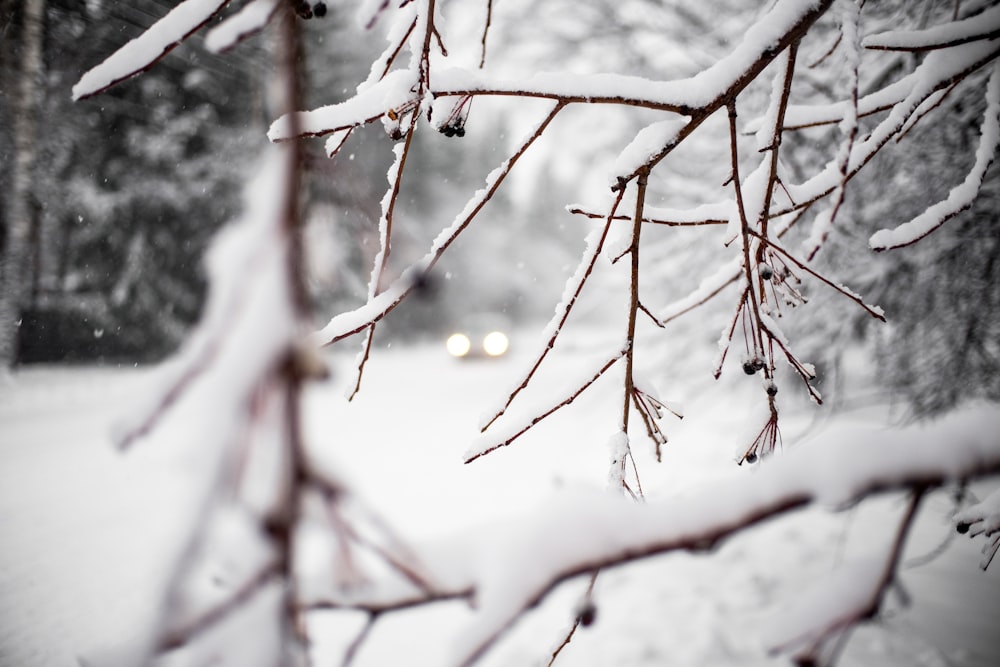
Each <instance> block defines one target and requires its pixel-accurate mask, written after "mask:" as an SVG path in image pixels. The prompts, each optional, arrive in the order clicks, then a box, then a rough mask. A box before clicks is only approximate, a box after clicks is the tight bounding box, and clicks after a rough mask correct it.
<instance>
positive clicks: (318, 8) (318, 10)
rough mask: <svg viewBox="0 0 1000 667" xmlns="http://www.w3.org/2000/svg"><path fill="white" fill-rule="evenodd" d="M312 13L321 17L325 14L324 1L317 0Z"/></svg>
mask: <svg viewBox="0 0 1000 667" xmlns="http://www.w3.org/2000/svg"><path fill="white" fill-rule="evenodd" d="M313 15H314V16H315V17H316V18H323V17H324V16H326V3H323V2H317V3H316V4H315V5H313Z"/></svg>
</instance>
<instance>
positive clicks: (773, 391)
mask: <svg viewBox="0 0 1000 667" xmlns="http://www.w3.org/2000/svg"><path fill="white" fill-rule="evenodd" d="M764 391H766V392H767V395H768V396H777V395H778V385H776V384H774V383H773V382H768V383H767V386H765V387H764Z"/></svg>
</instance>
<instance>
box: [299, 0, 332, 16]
mask: <svg viewBox="0 0 1000 667" xmlns="http://www.w3.org/2000/svg"><path fill="white" fill-rule="evenodd" d="M292 2H293V4H294V5H295V13H296V14H298V16H299V18H300V19H311V18H312V17H314V16H315V17H316V18H318V19H321V18H323V17H324V16H326V3H325V2H317V3H316V4H311V3H309V2H307V0H292Z"/></svg>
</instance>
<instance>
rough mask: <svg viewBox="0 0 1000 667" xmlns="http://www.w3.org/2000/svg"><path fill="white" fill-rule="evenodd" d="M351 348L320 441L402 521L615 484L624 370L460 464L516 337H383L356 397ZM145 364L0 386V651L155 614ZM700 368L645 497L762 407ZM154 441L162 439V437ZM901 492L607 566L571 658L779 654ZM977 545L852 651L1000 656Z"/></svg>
mask: <svg viewBox="0 0 1000 667" xmlns="http://www.w3.org/2000/svg"><path fill="white" fill-rule="evenodd" d="M352 357H353V350H351V351H350V352H349V353H344V354H340V353H338V354H335V355H334V356H333V357H332V361H333V366H334V369H335V371H336V373H335V378H334V380H333V381H332V382H331V383H329V384H327V385H324V386H321V387H319V388H317V389H316V390H315V391H313V392H312V393H311V394H310V395H309V396H308V406H309V413H308V415H309V416H308V432H309V434H310V437H311V439H312V440H313V441H316V442H323V443H327V444H326V449H327V454H328V455H329V456H330V457H331V458H333V459H334V460H336V461H337V462H338V465H339V470H340V471H341V474H342V476H343V477H344V478H345V479H347V480H349V481H350V483H351V484H353V485H354V487H355V488H357V489H361V490H362V491H363V493H364V494H365V495H366V498H367V499H368V500H369V501H370V502H371V503H372V504H373V505H375V506H376V507H377V508H379V509H380V510H381V511H382V512H383V513H384V515H385V516H386V518H387V519H388V520H389V521H390V522H391V523H392V524H393V525H395V526H396V527H397V528H398V529H399V530H400V531H401V532H402V533H403V534H404V535H406V536H410V537H412V538H414V539H416V540H420V539H423V538H424V537H427V536H430V535H436V534H445V533H453V532H455V531H461V530H462V529H463V527H468V526H471V525H474V524H479V523H481V522H483V521H485V520H489V519H494V518H500V517H503V516H505V515H510V514H512V513H516V512H518V511H525V510H528V509H530V508H531V507H533V506H536V505H537V504H538V503H543V502H545V501H546V498H548V497H551V496H552V494H556V493H560V492H561V491H563V490H565V489H572V488H573V487H575V486H585V487H600V486H602V485H603V484H604V483H605V480H606V478H607V462H608V451H607V449H606V445H605V443H606V441H607V439H608V436H610V435H611V434H612V433H613V431H614V424H615V421H614V419H615V418H614V410H615V407H614V406H617V400H609V401H603V400H602V396H606V395H613V393H611V392H613V391H614V387H613V386H611V383H610V382H608V383H605V385H600V384H599V385H597V386H595V388H594V391H593V392H592V393H591V394H588V395H585V396H584V397H582V398H581V399H579V400H578V401H577V402H576V403H574V404H573V406H571V408H570V409H568V410H566V411H565V412H564V413H560V414H557V415H556V416H553V417H552V418H550V419H549V420H546V421H545V422H542V423H541V424H540V425H539V426H538V427H537V430H536V431H535V432H534V433H532V434H531V435H529V436H526V437H525V438H523V439H522V440H519V441H517V442H515V444H513V445H512V446H511V447H509V448H507V449H506V450H501V451H499V452H496V453H494V454H492V455H490V456H488V457H486V458H484V459H482V460H479V461H476V462H474V463H472V464H470V465H463V464H462V463H461V457H462V453H463V452H464V451H465V450H466V449H467V448H468V446H469V444H470V442H471V441H472V439H473V438H474V437H475V436H476V433H477V429H476V426H477V422H478V418H479V414H480V412H481V411H482V410H484V409H485V407H486V406H487V405H489V404H492V403H493V402H494V401H495V400H496V398H497V396H498V393H499V392H501V391H502V390H503V389H504V388H505V387H507V386H508V385H509V384H510V382H511V381H512V380H513V379H514V375H515V373H516V372H517V370H518V369H519V368H521V367H522V366H523V363H522V362H523V360H524V356H523V354H519V353H515V354H513V355H512V357H511V358H509V359H506V360H504V361H502V362H497V363H491V362H469V363H459V362H454V361H452V360H451V359H449V358H447V357H446V355H445V354H444V352H443V350H441V349H440V348H439V346H437V345H423V346H417V347H400V346H394V347H392V348H390V349H388V350H381V351H379V352H378V353H377V354H376V355H375V357H374V359H373V361H372V362H371V366H370V368H369V371H368V374H367V375H366V378H365V386H364V389H363V390H362V393H361V395H360V396H359V397H358V398H357V399H356V400H355V401H354V402H353V403H351V404H347V403H346V401H345V400H344V398H343V396H344V386H345V384H346V382H347V380H348V379H349V376H350V364H351V359H352ZM551 363H552V366H551V368H550V369H549V371H548V373H547V374H546V375H544V376H542V377H540V378H539V384H538V387H537V390H538V391H539V392H540V393H541V394H544V393H545V392H546V391H550V390H551V389H552V387H553V386H558V385H559V383H560V378H561V377H562V376H564V375H565V374H566V373H567V372H571V371H572V369H573V368H574V366H575V365H578V364H579V359H578V358H577V357H576V356H574V355H573V354H570V355H568V356H564V357H562V358H558V359H553V360H552V362H551ZM146 378H147V373H146V372H145V371H142V370H134V369H127V370H97V369H61V368H33V369H28V370H26V371H23V372H21V373H19V374H18V375H16V376H15V377H14V378H13V379H12V380H11V381H10V382H9V383H8V384H6V385H3V386H0V462H2V463H0V545H2V546H0V666H2V667H8V666H10V667H14V666H19V667H48V666H60V665H76V664H78V659H79V658H80V657H87V658H88V659H90V660H91V662H96V661H94V660H93V657H94V656H101V655H106V654H108V652H109V651H110V652H111V653H114V652H116V651H119V648H118V647H119V646H121V645H127V644H128V643H129V642H130V640H134V638H135V637H136V636H141V628H143V627H144V624H145V623H146V622H147V621H148V620H149V619H150V618H152V617H153V614H154V613H155V611H156V609H157V606H158V604H159V603H160V599H159V592H160V589H161V587H162V585H163V581H164V580H165V578H166V577H167V576H168V575H169V572H168V571H166V570H167V565H166V563H167V561H169V555H170V554H171V553H173V551H174V550H175V549H176V548H177V547H176V544H177V542H178V536H179V535H180V534H181V529H182V526H180V525H178V523H179V522H178V517H183V516H186V515H187V512H188V511H190V505H189V503H190V498H189V496H190V495H191V494H190V493H188V491H189V486H188V483H187V481H186V480H187V477H186V471H187V470H188V469H187V468H186V467H185V466H189V465H191V462H190V459H186V460H185V461H183V462H180V463H179V462H178V461H177V460H175V459H174V458H171V456H170V455H169V453H168V452H164V451H149V450H148V449H147V450H145V451H143V445H140V446H139V448H138V449H137V451H136V453H134V454H131V455H129V456H127V457H122V456H120V455H118V454H116V453H115V452H114V451H113V450H112V448H111V446H110V436H109V433H110V432H111V428H112V424H113V423H114V421H115V420H116V419H117V418H119V417H120V415H122V414H124V413H127V412H128V410H129V406H130V404H131V403H132V402H133V401H135V400H136V397H137V396H139V395H140V393H141V388H142V386H143V382H144V380H145V379H146ZM696 387H697V391H695V389H693V388H680V387H679V388H676V390H675V391H676V393H677V394H680V395H675V392H674V391H667V392H664V393H665V394H668V395H667V396H666V397H667V398H670V399H677V400H682V401H684V403H685V410H686V413H687V418H686V419H685V420H684V421H683V422H676V423H667V424H666V426H667V430H668V432H669V435H670V438H671V442H670V444H669V445H668V449H667V451H666V454H665V461H664V463H662V464H655V463H654V462H653V461H652V457H651V456H650V455H649V454H648V453H647V452H642V453H640V455H639V457H638V458H639V466H640V472H641V474H642V482H643V485H644V488H645V490H646V492H647V494H649V495H651V496H656V495H663V494H666V493H672V492H675V491H677V490H678V489H683V488H686V487H690V486H692V485H695V484H697V483H698V482H699V481H700V480H704V479H706V478H707V477H710V476H714V475H718V474H722V473H723V472H725V473H730V472H731V468H732V466H733V463H732V457H733V453H734V451H735V447H736V444H737V443H736V442H735V441H733V440H732V436H731V435H727V434H728V433H731V429H733V428H736V429H737V430H742V429H744V428H745V426H746V420H747V412H748V411H747V410H746V409H744V408H743V407H742V405H743V404H742V403H740V402H738V401H737V400H736V399H734V393H733V390H732V388H731V387H728V386H727V385H725V384H723V385H719V386H718V387H710V388H708V389H706V388H705V385H704V383H702V384H698V385H696ZM525 403H526V404H528V405H531V404H532V397H531V396H527V397H525ZM734 406H739V407H734ZM883 412H884V411H883V410H881V409H879V408H870V409H868V410H866V411H864V412H855V413H851V414H847V415H840V416H838V417H836V418H835V419H832V420H827V421H826V422H825V423H824V426H823V427H824V428H835V427H837V426H838V425H839V424H842V423H844V422H846V421H857V420H868V421H872V422H876V423H877V422H878V420H882V419H884V418H885V417H884V414H883ZM809 425H810V418H808V417H800V418H798V419H796V418H795V417H794V416H792V418H791V419H789V420H787V422H786V424H785V426H784V428H785V434H786V440H789V441H790V440H793V439H799V438H798V437H797V436H802V437H804V438H808V437H809V436H810V435H811V434H812V433H813V431H811V430H810V429H809ZM813 430H815V429H813ZM154 444H155V448H156V449H157V450H161V449H164V448H165V445H164V443H162V442H157V443H148V446H149V447H152V446H153V445H154ZM746 474H753V473H752V471H749V470H748V471H747V472H746ZM901 511H902V505H901V503H900V501H899V498H897V497H888V498H884V499H880V500H878V501H877V502H874V503H870V504H866V505H863V506H861V507H860V508H855V509H853V510H851V511H848V512H843V513H839V514H834V513H832V512H827V511H824V510H819V509H816V510H809V511H807V512H800V513H797V514H796V515H794V516H791V517H787V518H786V519H783V520H780V521H776V522H773V523H771V524H769V525H766V526H763V527H761V528H759V529H756V530H754V531H753V532H751V533H750V534H748V535H746V536H743V537H740V538H737V539H735V540H732V541H730V542H728V543H726V544H725V545H724V546H723V547H722V548H720V549H719V550H718V551H716V552H715V553H713V554H711V555H691V554H674V555H670V556H666V557H661V558H655V559H650V560H648V561H645V562H642V563H639V564H636V565H633V566H629V567H624V568H619V569H615V570H611V571H607V572H605V573H603V574H602V575H601V577H600V578H599V579H598V584H597V587H596V595H595V600H596V602H597V604H598V620H597V622H596V623H595V624H594V625H593V626H592V627H590V628H587V629H586V630H585V631H580V632H578V633H577V635H576V637H575V638H574V640H573V642H572V644H571V645H570V646H569V647H568V648H567V650H566V651H565V653H564V654H563V656H562V657H561V659H560V663H559V664H563V665H612V664H614V665H662V664H672V665H758V664H760V665H763V664H784V663H785V661H781V660H775V659H773V658H769V657H768V656H767V655H766V653H765V652H764V651H763V649H762V647H761V642H760V637H761V636H762V635H763V634H764V633H765V632H767V630H768V628H769V619H770V618H771V616H772V615H773V614H774V613H776V612H777V611H779V610H780V609H782V608H783V607H784V606H785V605H787V603H788V601H789V600H790V599H792V598H793V597H794V596H795V594H796V593H797V592H799V591H801V590H802V588H803V587H804V586H806V585H808V584H809V583H810V582H813V581H816V580H819V579H822V578H823V577H826V576H828V575H829V574H830V573H831V572H832V571H834V569H835V568H836V567H837V565H838V563H841V562H843V561H844V560H846V559H849V558H850V557H851V555H852V554H861V553H864V552H866V550H868V549H870V548H872V547H873V546H877V545H879V544H880V543H881V541H884V540H886V539H890V538H891V534H892V532H893V530H894V526H895V523H894V522H895V517H897V516H898V515H899V513H900V512H901ZM951 511H952V505H951V503H950V501H949V498H948V496H947V495H946V494H943V493H942V494H936V495H935V496H934V497H932V498H931V499H930V501H929V502H927V503H926V505H925V510H924V512H923V514H922V517H921V520H920V523H919V525H918V527H917V530H916V533H915V535H914V537H913V539H912V540H911V545H910V549H909V550H908V552H907V558H908V559H913V558H915V557H918V556H920V555H921V554H923V553H926V552H929V551H931V550H932V549H933V548H934V547H935V546H937V545H938V544H939V542H940V541H941V540H942V539H943V538H945V537H946V536H947V535H948V534H949V531H948V530H947V528H946V522H947V517H948V514H949V513H950V512H951ZM978 562H979V553H978V548H977V545H976V544H974V543H972V542H970V541H969V540H968V539H965V538H958V537H956V538H955V539H953V540H952V541H951V543H950V544H949V545H948V548H947V550H946V551H945V552H944V554H943V555H942V556H941V557H939V558H937V559H935V560H933V561H931V562H930V563H929V564H926V565H922V566H919V567H911V568H908V569H907V570H906V572H905V576H904V581H905V584H906V589H907V592H908V593H909V594H910V596H911V597H912V604H911V605H910V606H909V607H907V608H904V607H902V606H901V605H900V604H899V603H898V602H893V603H892V604H891V605H890V606H891V612H890V613H889V614H888V616H887V618H886V619H885V620H883V621H880V622H879V623H877V624H875V625H870V626H868V627H866V628H862V629H860V630H858V631H856V632H855V633H854V634H853V635H852V640H851V642H850V643H849V644H848V647H847V650H846V652H845V654H844V659H843V661H842V663H841V664H843V665H852V664H853V665H981V666H983V667H986V666H988V665H996V664H1000V639H997V635H998V633H997V631H996V627H997V622H996V619H997V618H1000V567H997V565H996V564H994V566H993V568H992V569H991V571H989V572H987V573H983V572H981V571H980V570H979V569H978V568H977V564H978ZM585 583H586V582H570V583H568V584H566V585H564V586H562V587H561V588H559V589H557V591H556V592H555V593H554V594H553V595H552V596H551V598H550V599H549V600H548V601H547V602H546V603H545V604H543V605H542V606H541V607H540V608H539V609H537V610H534V611H533V612H532V613H531V614H530V615H529V616H528V617H527V618H526V619H525V620H524V622H522V623H521V624H519V625H518V627H517V628H516V629H515V631H514V633H513V634H511V635H510V636H509V637H508V638H506V639H505V640H504V641H503V642H502V643H501V644H500V645H499V646H498V647H496V649H495V650H494V651H492V652H491V653H490V654H489V656H488V658H487V660H486V661H485V664H487V665H490V666H491V667H499V666H506V665H510V666H514V665H533V664H539V663H540V664H545V661H546V660H547V656H548V654H549V653H550V652H551V648H552V647H553V645H554V644H556V643H558V641H559V640H560V638H561V635H560V632H561V630H562V629H563V628H565V627H567V626H568V623H569V622H570V620H571V618H572V615H573V608H574V606H575V605H576V604H577V602H578V600H579V596H580V594H581V592H582V590H583V588H584V586H585ZM470 613H472V612H470V611H469V610H467V609H466V608H465V607H464V606H463V605H461V604H457V603H456V604H443V605H439V606H436V607H432V608H429V609H426V610H417V611H411V612H405V613H400V614H398V615H395V616H390V617H388V618H385V619H383V620H382V621H380V623H379V625H378V626H377V627H376V630H375V632H374V633H373V634H372V636H371V637H370V638H369V640H368V642H367V643H366V645H365V647H364V648H363V650H362V652H361V653H360V655H359V656H358V661H357V664H359V665H386V664H420V665H424V664H427V665H434V664H440V662H441V660H443V658H444V656H445V655H447V653H448V650H449V646H450V643H451V642H452V641H454V639H455V634H456V633H457V632H460V631H461V627H462V623H463V621H464V620H466V619H467V617H468V614H470ZM359 624H360V619H358V618H356V617H353V616H350V615H348V614H330V615H329V616H328V617H327V618H325V619H323V627H324V628H328V630H329V631H328V633H327V634H324V635H323V636H321V637H319V643H318V646H317V651H318V652H319V653H320V654H321V655H323V656H324V657H326V656H329V654H331V653H333V652H335V651H336V650H337V649H338V647H339V646H342V645H343V644H344V643H345V642H347V641H349V640H350V638H351V636H352V635H351V633H352V632H354V631H355V630H356V629H357V628H358V627H359ZM119 652H120V651H119ZM326 664H331V663H330V662H327V663H326ZM332 664H337V663H336V660H333V661H332Z"/></svg>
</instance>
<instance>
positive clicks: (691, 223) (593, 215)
mask: <svg viewBox="0 0 1000 667" xmlns="http://www.w3.org/2000/svg"><path fill="white" fill-rule="evenodd" d="M566 211H567V212H568V213H571V214H573V215H582V216H584V217H586V218H590V219H591V220H606V219H607V217H608V216H607V215H605V214H604V213H597V212H595V211H587V210H585V209H583V208H580V207H579V206H571V207H570V208H568V209H566ZM611 219H612V220H615V221H625V220H631V219H632V218H631V217H630V216H627V215H615V216H612V218H611ZM642 222H643V224H652V225H666V226H667V227H704V226H707V225H727V224H729V221H728V220H723V219H722V218H705V219H704V220H664V219H662V218H646V217H643V219H642Z"/></svg>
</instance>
